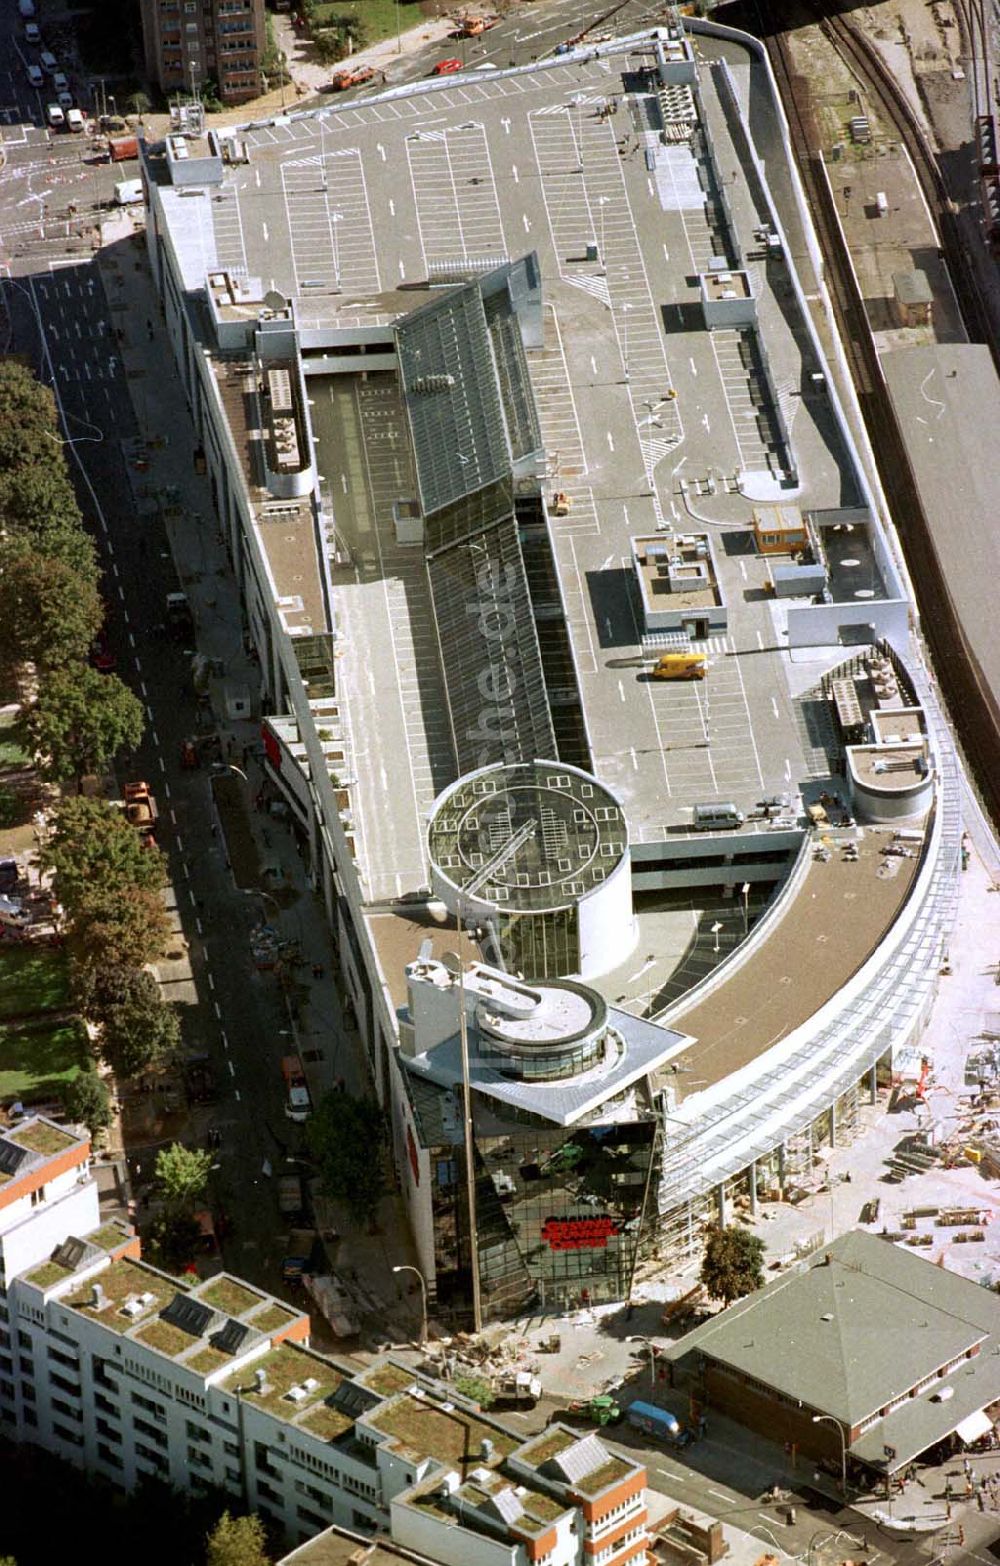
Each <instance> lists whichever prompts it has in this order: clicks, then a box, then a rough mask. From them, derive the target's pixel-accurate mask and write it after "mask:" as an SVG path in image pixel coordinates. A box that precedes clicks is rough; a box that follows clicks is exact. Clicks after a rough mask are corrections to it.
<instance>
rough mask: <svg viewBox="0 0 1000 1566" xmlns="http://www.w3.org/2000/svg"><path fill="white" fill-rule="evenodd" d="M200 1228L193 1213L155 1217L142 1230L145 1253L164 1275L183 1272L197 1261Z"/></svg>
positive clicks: (158, 1214)
mask: <svg viewBox="0 0 1000 1566" xmlns="http://www.w3.org/2000/svg"><path fill="white" fill-rule="evenodd" d="M200 1239H201V1224H200V1223H199V1222H198V1220H197V1218H196V1217H195V1216H194V1214H193V1213H184V1212H168V1211H167V1210H166V1209H164V1210H163V1211H162V1212H158V1213H154V1214H153V1216H152V1218H150V1220H149V1222H148V1223H147V1224H143V1229H142V1253H143V1256H146V1255H148V1256H149V1259H150V1260H151V1261H152V1262H153V1263H154V1265H155V1266H157V1267H162V1268H163V1269H164V1271H165V1272H175V1273H176V1272H181V1271H182V1270H183V1269H184V1268H185V1267H186V1266H187V1264H188V1262H190V1261H191V1259H192V1258H193V1257H194V1255H195V1253H196V1251H197V1249H198V1241H199V1240H200Z"/></svg>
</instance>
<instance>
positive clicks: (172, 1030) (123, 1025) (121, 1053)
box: [100, 974, 181, 1080]
mask: <svg viewBox="0 0 1000 1566" xmlns="http://www.w3.org/2000/svg"><path fill="white" fill-rule="evenodd" d="M145 977H147V978H149V979H150V980H151V982H152V984H153V987H154V989H155V990H156V996H155V999H154V1000H151V1001H149V1002H139V1001H135V1000H133V1001H128V1002H126V1003H125V1004H124V1005H122V1006H109V1007H107V1009H106V1010H105V1012H104V1016H103V1019H102V1023H101V1046H100V1047H101V1054H102V1055H103V1057H104V1059H105V1060H106V1061H107V1063H108V1065H109V1066H110V1067H111V1069H112V1071H113V1072H114V1074H115V1076H116V1077H118V1078H119V1079H122V1080H127V1079H128V1078H129V1077H137V1076H140V1075H141V1073H142V1072H144V1071H149V1070H150V1069H151V1068H152V1067H154V1066H159V1065H162V1064H163V1063H164V1062H165V1061H167V1060H169V1058H170V1056H171V1055H172V1054H173V1053H174V1051H175V1050H176V1049H177V1047H178V1045H179V1044H180V1039H181V1030H180V1024H179V1022H178V1021H177V1012H176V1011H175V1009H174V1007H173V1006H168V1005H167V1004H166V1002H165V1001H164V1000H163V999H162V997H161V996H160V992H159V988H158V986H157V984H156V980H155V979H153V978H152V975H151V974H147V975H146V976H145Z"/></svg>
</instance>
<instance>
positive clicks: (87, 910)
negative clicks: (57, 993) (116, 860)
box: [69, 886, 170, 983]
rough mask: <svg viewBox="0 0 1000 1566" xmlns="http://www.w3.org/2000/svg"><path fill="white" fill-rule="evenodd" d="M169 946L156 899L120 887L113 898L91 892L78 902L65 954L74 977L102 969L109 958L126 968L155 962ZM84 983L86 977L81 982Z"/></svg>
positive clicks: (137, 889) (162, 912)
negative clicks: (86, 971) (72, 966)
mask: <svg viewBox="0 0 1000 1566" xmlns="http://www.w3.org/2000/svg"><path fill="white" fill-rule="evenodd" d="M169 942H170V925H169V922H168V920H167V915H166V911H165V909H164V907H163V904H162V902H161V901H160V899H159V898H158V897H157V896H155V895H154V893H152V892H149V891H147V890H146V889H145V887H140V886H126V887H121V888H119V890H118V891H117V892H115V893H114V894H113V895H108V894H106V893H105V892H103V891H101V890H98V889H96V888H95V889H94V890H93V891H91V892H90V893H89V894H88V895H87V896H86V897H85V898H81V900H80V902H79V904H78V906H77V908H76V910H75V912H74V915H73V918H72V920H71V921H70V930H69V953H70V958H71V959H72V961H73V964H74V967H75V969H76V971H77V972H78V973H81V974H82V972H83V970H85V969H87V968H99V967H102V966H103V965H104V964H105V963H107V961H108V960H109V958H110V957H111V956H112V955H113V956H114V957H115V958H116V959H117V961H118V962H120V963H122V964H123V966H125V967H127V968H144V967H145V966H146V964H147V963H152V962H159V960H160V958H161V957H163V956H164V954H165V953H166V951H167V948H168V946H169ZM81 982H82V983H86V982H87V980H86V977H85V976H84V977H82V978H81Z"/></svg>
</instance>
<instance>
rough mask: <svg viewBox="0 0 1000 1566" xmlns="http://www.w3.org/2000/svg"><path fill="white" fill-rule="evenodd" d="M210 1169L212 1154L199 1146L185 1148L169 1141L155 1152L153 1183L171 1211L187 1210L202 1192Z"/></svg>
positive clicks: (206, 1183) (178, 1143)
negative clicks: (154, 1177)
mask: <svg viewBox="0 0 1000 1566" xmlns="http://www.w3.org/2000/svg"><path fill="white" fill-rule="evenodd" d="M211 1168H212V1155H211V1153H208V1152H206V1151H205V1150H204V1148H201V1147H185V1146H184V1145H183V1143H181V1142H172V1143H171V1145H170V1146H169V1147H161V1148H160V1151H159V1152H158V1153H157V1155H156V1184H157V1188H158V1191H159V1195H160V1196H161V1197H162V1199H163V1201H164V1202H165V1203H166V1205H167V1207H168V1208H169V1209H170V1210H171V1211H173V1212H190V1210H191V1208H192V1207H194V1205H195V1204H196V1202H198V1201H199V1200H200V1198H201V1197H203V1196H204V1194H205V1187H206V1186H207V1185H208V1176H209V1172H210V1170H211Z"/></svg>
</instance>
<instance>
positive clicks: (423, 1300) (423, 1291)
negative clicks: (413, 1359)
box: [392, 1263, 427, 1348]
mask: <svg viewBox="0 0 1000 1566" xmlns="http://www.w3.org/2000/svg"><path fill="white" fill-rule="evenodd" d="M392 1270H393V1272H413V1273H416V1275H417V1277H418V1278H419V1280H420V1347H421V1348H423V1346H424V1344H425V1343H426V1342H427V1279H426V1278H425V1277H424V1275H423V1273H422V1272H421V1271H420V1268H419V1267H411V1266H410V1265H409V1264H408V1263H401V1264H400V1265H399V1266H398V1267H393V1269H392Z"/></svg>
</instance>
